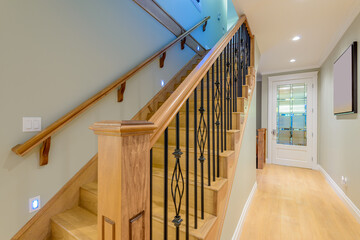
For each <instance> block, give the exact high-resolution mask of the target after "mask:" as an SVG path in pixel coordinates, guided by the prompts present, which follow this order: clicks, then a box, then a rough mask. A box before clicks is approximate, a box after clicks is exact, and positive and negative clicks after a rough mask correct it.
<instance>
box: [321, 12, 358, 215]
mask: <svg viewBox="0 0 360 240" xmlns="http://www.w3.org/2000/svg"><path fill="white" fill-rule="evenodd" d="M353 41H358V43H359V42H360V15H359V16H358V17H357V18H356V19H355V20H354V22H353V23H352V24H351V26H350V27H349V28H348V30H347V31H346V32H345V34H344V35H343V37H342V38H341V39H340V41H339V42H338V43H337V45H336V47H335V48H334V49H333V51H332V52H331V54H330V55H329V56H328V58H327V59H326V61H325V62H324V64H323V65H322V66H321V70H320V78H319V87H318V95H319V102H318V104H319V107H318V109H319V110H318V114H319V117H318V126H319V129H318V133H319V134H318V138H319V139H318V146H319V151H318V154H319V164H320V165H321V166H322V167H323V168H324V169H325V171H326V172H327V173H328V174H329V175H330V176H331V178H332V179H333V180H334V181H335V182H336V183H337V184H338V185H339V186H340V187H341V188H342V189H343V191H344V192H345V193H346V195H347V196H348V197H349V198H350V199H351V200H352V201H353V202H354V203H355V205H356V206H357V207H358V208H360V174H359V170H360V148H359V146H360V145H359V144H360V117H359V114H351V115H344V116H338V117H335V116H334V114H333V94H334V78H333V64H334V62H335V60H336V59H337V58H338V57H339V56H340V55H341V54H342V53H343V52H344V51H345V50H346V49H347V48H348V47H349V46H350V44H351V43H352V42H353ZM359 80H360V61H359V52H358V83H359ZM359 93H360V85H359V84H358V94H359ZM359 100H360V98H358V104H359V103H360V101H359ZM358 110H359V109H358ZM341 176H346V177H347V178H348V184H347V187H344V186H342V185H341Z"/></svg>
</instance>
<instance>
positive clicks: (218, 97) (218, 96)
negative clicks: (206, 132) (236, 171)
mask: <svg viewBox="0 0 360 240" xmlns="http://www.w3.org/2000/svg"><path fill="white" fill-rule="evenodd" d="M215 86H216V94H215V97H216V105H215V114H216V176H217V177H219V175H220V171H219V156H220V138H221V136H220V121H221V105H220V104H221V103H220V100H221V90H220V87H221V84H220V81H219V58H217V59H216V82H215ZM221 130H222V129H221ZM221 132H222V131H221ZM221 143H222V142H221Z"/></svg>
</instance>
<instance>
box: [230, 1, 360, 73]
mask: <svg viewBox="0 0 360 240" xmlns="http://www.w3.org/2000/svg"><path fill="white" fill-rule="evenodd" d="M233 3H234V6H235V9H236V11H237V12H238V14H243V13H245V14H246V16H247V18H248V21H249V24H250V28H251V30H252V32H253V34H255V37H256V41H257V43H258V46H259V49H260V52H261V60H260V65H259V71H260V72H261V73H262V74H270V73H278V72H285V71H293V70H300V69H309V68H317V67H320V66H321V64H322V63H323V61H324V60H325V59H326V57H327V56H328V55H329V53H330V51H331V50H332V49H333V48H334V46H335V44H336V43H337V42H338V40H339V39H340V37H341V36H342V35H343V33H344V32H345V31H346V29H347V28H348V27H349V26H350V24H351V23H352V21H353V20H354V19H355V17H356V16H357V15H358V14H359V12H360V0H233ZM295 35H300V36H301V39H300V40H299V41H297V42H293V41H292V40H291V39H292V38H293V37H294V36H295ZM292 58H294V59H296V62H295V63H290V62H289V61H290V59H292Z"/></svg>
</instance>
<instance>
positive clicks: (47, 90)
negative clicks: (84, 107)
mask: <svg viewBox="0 0 360 240" xmlns="http://www.w3.org/2000/svg"><path fill="white" fill-rule="evenodd" d="M189 1H190V0H189ZM189 8H190V6H189ZM191 8H195V7H194V6H191ZM203 14H205V15H206V14H208V13H207V12H206V11H204V12H203ZM187 21H188V24H189V25H191V26H192V25H194V24H195V23H197V22H198V19H197V18H196V17H192V16H191V15H188V16H187ZM221 30H222V28H220V27H219V26H217V27H216V26H215V25H214V26H213V27H211V26H210V27H209V28H208V30H207V31H206V34H207V38H208V39H207V41H208V42H209V44H210V43H214V42H216V41H217V40H218V39H219V38H220V37H221V34H218V32H219V31H220V32H221ZM202 34H203V33H202V31H201V32H198V33H197V36H202ZM173 39H175V36H174V35H173V34H171V33H170V32H169V31H168V30H167V29H166V28H164V27H163V26H162V25H161V24H159V23H158V22H157V21H156V20H155V19H153V18H152V17H151V16H150V15H149V14H147V13H146V12H145V11H144V10H143V9H141V8H140V7H139V6H138V5H137V4H135V3H134V2H133V1H131V0H121V1H115V0H106V1H95V0H88V1H70V0H63V1H45V0H35V1H17V0H13V1H6V0H2V1H0V53H1V54H0V81H1V82H0V83H1V87H0V113H1V120H0V122H1V128H0V206H2V209H1V214H0V236H1V237H0V238H1V239H9V238H10V237H11V236H13V235H14V234H15V233H16V232H17V231H18V230H19V229H20V228H21V227H22V226H23V225H24V224H25V223H26V222H27V221H28V220H29V219H30V218H31V217H32V216H33V215H34V214H29V213H28V199H29V198H31V197H34V196H37V195H40V196H41V200H42V205H44V204H45V203H46V202H47V201H48V200H49V199H50V198H51V197H52V196H53V195H54V194H55V193H56V192H57V191H58V190H59V189H60V188H61V187H62V186H63V185H64V184H65V183H66V182H67V181H68V180H69V179H70V178H71V177H72V176H73V175H74V174H75V173H76V172H77V171H78V170H79V169H80V168H81V167H82V166H84V164H85V163H86V162H88V161H89V160H90V158H91V157H92V156H93V155H94V154H95V153H96V152H97V138H96V136H95V135H94V134H93V133H92V131H90V130H89V129H88V127H89V126H90V125H91V124H92V123H94V122H96V121H101V120H124V119H131V117H132V116H133V115H134V114H135V113H136V112H137V111H138V110H139V109H140V108H141V107H142V106H143V105H145V104H146V103H147V102H148V101H149V100H150V99H151V97H152V96H153V95H154V94H155V93H156V92H158V90H159V89H160V81H161V80H165V82H167V81H169V79H171V77H172V76H173V75H174V74H175V73H176V72H177V71H178V70H180V69H181V67H182V66H183V65H184V64H185V63H186V62H188V61H189V60H190V59H191V58H192V57H193V55H194V52H193V51H192V50H190V49H189V48H187V47H186V48H185V50H184V51H181V50H180V45H179V44H178V45H177V46H175V47H173V48H172V49H171V50H170V51H168V53H167V58H166V61H165V67H164V68H163V69H160V68H159V67H158V64H159V63H158V61H155V62H153V63H152V64H150V65H149V66H148V67H146V69H145V70H143V71H142V72H141V73H139V74H137V75H136V76H135V77H133V78H132V79H130V80H129V81H128V82H127V86H126V91H125V96H124V102H123V103H117V102H116V93H115V92H113V93H111V94H109V95H108V96H107V97H105V99H103V100H102V101H101V102H100V103H98V104H97V105H96V106H94V107H93V108H92V109H91V110H90V111H88V112H86V113H84V114H83V115H81V116H80V117H79V118H78V119H76V120H75V121H73V122H72V123H70V124H69V125H68V126H67V127H65V128H64V129H63V130H61V131H60V132H59V133H57V134H55V135H54V136H53V138H52V144H51V150H50V159H49V164H48V165H47V166H43V167H39V165H38V155H39V154H38V152H39V148H36V149H35V150H33V151H31V152H30V153H29V154H27V155H26V156H25V157H19V156H17V155H15V154H14V153H13V152H12V151H11V148H12V147H13V146H15V145H16V144H19V143H23V142H24V141H26V140H27V139H29V138H30V137H31V136H34V133H23V132H22V117H24V116H30V117H31V116H38V117H42V121H43V122H42V126H43V127H46V126H48V125H49V124H51V123H52V122H53V121H55V120H56V119H58V118H59V117H61V116H62V115H64V114H65V113H67V112H68V111H70V110H71V109H73V108H74V107H76V106H77V105H78V104H80V103H81V102H82V101H84V100H86V99H88V98H89V97H90V96H92V95H93V94H95V93H96V92H97V91H99V90H100V89H102V88H103V87H105V86H106V85H107V84H109V83H111V82H113V81H114V80H115V79H117V78H118V77H120V76H121V75H122V74H124V73H125V72H126V71H128V70H130V69H131V68H132V67H135V66H137V65H138V64H139V63H140V62H142V61H143V60H145V59H146V58H147V57H149V56H151V55H152V54H153V53H155V52H156V51H157V50H159V49H161V48H162V47H163V46H165V45H166V44H167V43H169V42H170V41H172V40H173Z"/></svg>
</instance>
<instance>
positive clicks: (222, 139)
mask: <svg viewBox="0 0 360 240" xmlns="http://www.w3.org/2000/svg"><path fill="white" fill-rule="evenodd" d="M219 58H220V57H218V58H217V59H216V66H217V67H216V77H217V79H218V82H219V85H220V96H219V98H220V105H219V106H220V108H219V111H220V141H221V152H223V151H224V137H223V128H222V126H223V110H222V105H223V86H222V74H221V69H222V67H221V63H220V71H219ZM220 61H221V58H220ZM219 72H220V74H219ZM217 167H218V168H219V164H217ZM218 177H219V176H218Z"/></svg>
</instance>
